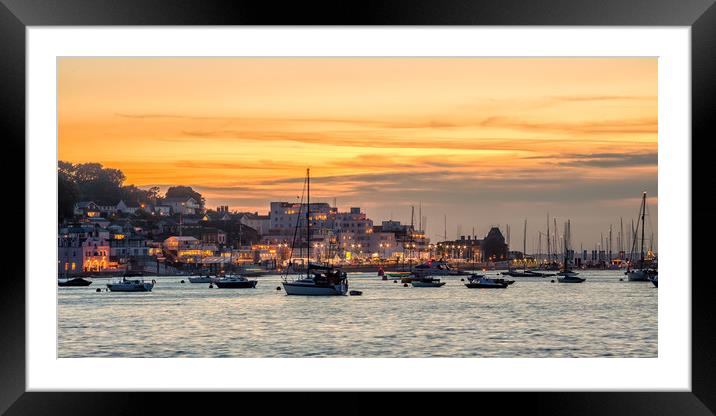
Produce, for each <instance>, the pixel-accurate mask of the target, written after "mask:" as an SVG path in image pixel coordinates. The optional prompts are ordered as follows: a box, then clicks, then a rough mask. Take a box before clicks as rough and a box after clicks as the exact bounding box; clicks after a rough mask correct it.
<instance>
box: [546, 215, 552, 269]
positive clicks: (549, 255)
mask: <svg viewBox="0 0 716 416" xmlns="http://www.w3.org/2000/svg"><path fill="white" fill-rule="evenodd" d="M550 248H551V247H550V241H549V213H547V262H548V263H550V262H552V258H551V257H552V252H551V250H550Z"/></svg>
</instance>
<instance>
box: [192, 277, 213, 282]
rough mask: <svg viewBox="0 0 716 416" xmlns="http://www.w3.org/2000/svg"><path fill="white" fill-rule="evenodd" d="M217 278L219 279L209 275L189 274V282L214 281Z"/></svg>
mask: <svg viewBox="0 0 716 416" xmlns="http://www.w3.org/2000/svg"><path fill="white" fill-rule="evenodd" d="M217 280H219V279H218V278H216V277H211V276H189V282H190V283H216V281H217Z"/></svg>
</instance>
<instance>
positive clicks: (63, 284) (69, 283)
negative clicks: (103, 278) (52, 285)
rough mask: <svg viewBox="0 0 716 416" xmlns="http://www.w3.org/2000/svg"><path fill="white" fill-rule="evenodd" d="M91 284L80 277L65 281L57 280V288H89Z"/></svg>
mask: <svg viewBox="0 0 716 416" xmlns="http://www.w3.org/2000/svg"><path fill="white" fill-rule="evenodd" d="M91 284H92V281H90V280H85V279H83V278H81V277H73V278H67V279H58V280H57V286H61V287H67V286H89V285H91Z"/></svg>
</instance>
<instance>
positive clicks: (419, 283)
mask: <svg viewBox="0 0 716 416" xmlns="http://www.w3.org/2000/svg"><path fill="white" fill-rule="evenodd" d="M410 284H411V285H413V287H441V286H444V285H445V282H441V281H440V279H437V278H434V277H430V276H425V277H421V278H417V279H413V281H412V282H410Z"/></svg>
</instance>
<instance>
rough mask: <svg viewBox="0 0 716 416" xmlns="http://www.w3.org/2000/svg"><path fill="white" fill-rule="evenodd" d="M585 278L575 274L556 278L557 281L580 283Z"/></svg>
mask: <svg viewBox="0 0 716 416" xmlns="http://www.w3.org/2000/svg"><path fill="white" fill-rule="evenodd" d="M585 280H587V279H584V278H581V277H576V276H564V277H559V278H557V281H558V282H559V283H582V282H584V281H585Z"/></svg>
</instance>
